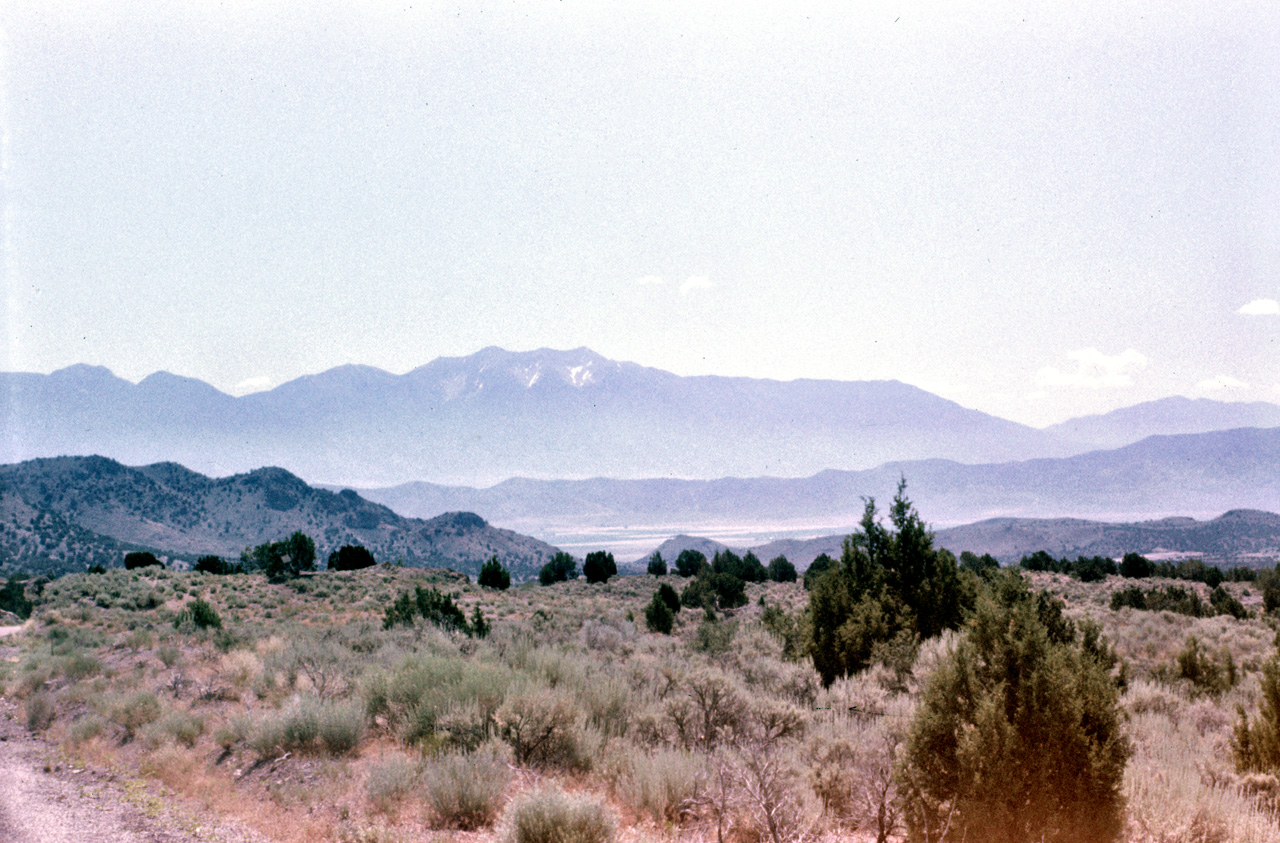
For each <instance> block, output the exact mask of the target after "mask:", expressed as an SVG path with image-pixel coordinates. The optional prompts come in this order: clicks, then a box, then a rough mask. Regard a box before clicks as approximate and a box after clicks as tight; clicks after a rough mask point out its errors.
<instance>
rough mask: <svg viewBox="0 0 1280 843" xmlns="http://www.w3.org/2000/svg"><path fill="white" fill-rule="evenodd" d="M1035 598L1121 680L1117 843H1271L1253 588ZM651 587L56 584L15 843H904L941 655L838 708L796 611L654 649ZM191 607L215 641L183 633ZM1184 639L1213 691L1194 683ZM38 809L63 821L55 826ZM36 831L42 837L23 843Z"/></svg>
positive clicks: (782, 593)
mask: <svg viewBox="0 0 1280 843" xmlns="http://www.w3.org/2000/svg"><path fill="white" fill-rule="evenodd" d="M1027 576H1028V577H1029V579H1030V583H1031V585H1032V587H1033V588H1035V589H1043V590H1045V591H1047V592H1048V593H1050V594H1053V595H1056V596H1058V597H1059V598H1061V599H1062V600H1063V601H1064V603H1065V614H1066V617H1067V618H1068V619H1071V620H1073V621H1075V622H1080V621H1083V620H1085V619H1090V618H1091V619H1094V620H1095V621H1097V622H1098V624H1100V626H1101V630H1102V632H1103V634H1104V635H1105V637H1106V638H1107V639H1108V640H1110V642H1112V644H1113V645H1114V648H1115V651H1116V655H1118V656H1119V659H1120V661H1119V664H1120V665H1121V667H1120V671H1121V673H1120V674H1118V675H1122V676H1123V680H1122V681H1123V689H1122V694H1121V696H1120V707H1121V711H1122V722H1123V730H1124V734H1125V736H1126V739H1127V740H1128V741H1129V745H1130V746H1131V749H1132V754H1131V756H1130V757H1129V760H1128V763H1127V766H1126V768H1125V772H1124V778H1123V796H1124V802H1125V809H1124V824H1125V825H1124V838H1125V839H1126V840H1132V841H1169V843H1172V841H1272V840H1280V828H1278V827H1277V824H1276V818H1275V814H1274V808H1273V806H1274V802H1273V801H1272V800H1273V799H1274V797H1275V794H1276V793H1277V788H1276V784H1275V779H1274V778H1273V777H1269V776H1259V775H1256V774H1248V775H1244V774H1240V773H1238V772H1237V770H1236V768H1235V766H1234V764H1233V755H1232V731H1233V726H1234V724H1235V722H1236V719H1237V707H1238V706H1241V707H1243V709H1244V710H1245V711H1248V712H1250V713H1252V712H1255V711H1256V710H1257V708H1258V704H1259V684H1258V683H1259V675H1260V672H1261V670H1262V667H1263V665H1264V663H1266V662H1267V660H1268V659H1269V658H1271V656H1272V654H1273V652H1274V638H1275V632H1274V630H1273V627H1272V623H1271V620H1270V618H1268V617H1265V616H1263V615H1262V613H1261V609H1262V605H1261V597H1260V594H1259V592H1258V589H1257V587H1256V586H1255V585H1254V584H1253V583H1248V582H1227V583H1225V584H1223V586H1222V588H1223V589H1224V590H1225V591H1226V592H1227V593H1228V594H1229V595H1233V596H1235V597H1236V598H1238V600H1239V601H1240V603H1241V604H1242V608H1244V609H1245V610H1246V612H1247V613H1248V614H1247V616H1245V617H1241V618H1236V617H1233V616H1232V615H1230V614H1214V615H1211V616H1206V617H1192V616H1188V615H1184V614H1178V613H1175V612H1170V611H1140V610H1136V609H1133V608H1128V607H1125V608H1119V609H1116V610H1113V609H1112V608H1111V605H1112V604H1111V600H1112V595H1113V593H1115V592H1118V591H1120V590H1121V589H1122V588H1125V587H1130V586H1134V585H1136V586H1138V587H1139V588H1143V589H1150V588H1165V587H1175V588H1183V589H1185V590H1186V591H1190V592H1195V593H1197V594H1198V595H1199V597H1200V599H1201V601H1202V602H1204V601H1207V600H1208V598H1209V596H1210V595H1209V589H1208V588H1207V586H1205V585H1204V584H1203V583H1195V582H1187V581H1181V580H1180V581H1176V582H1175V581H1172V580H1168V581H1166V580H1161V579H1158V578H1157V579H1138V580H1134V579H1123V578H1121V577H1118V576H1110V577H1107V578H1105V579H1104V580H1102V581H1100V582H1090V583H1085V582H1080V581H1078V580H1077V579H1073V578H1072V577H1069V576H1067V575H1064V574H1053V573H1031V574H1028V575H1027ZM661 582H667V583H670V584H672V585H673V586H675V589H676V590H677V591H679V590H682V589H683V588H684V587H685V585H686V584H687V582H688V581H687V580H686V579H685V578H683V577H679V576H676V575H674V574H669V575H667V576H666V577H663V578H659V577H655V576H652V575H644V576H635V577H620V578H613V579H611V580H610V581H608V582H607V583H595V584H589V583H587V582H585V581H583V580H582V579H577V580H571V581H569V582H563V583H557V584H554V585H550V586H541V585H538V584H536V583H526V584H524V585H521V586H518V587H515V588H511V589H510V590H505V591H502V590H495V589H488V588H481V587H480V586H478V585H476V584H474V583H472V582H470V581H468V580H467V579H466V578H465V577H463V576H461V575H458V574H454V573H451V572H443V571H420V570H410V569H403V568H397V567H394V566H386V565H381V566H378V567H375V568H368V569H364V570H360V571H352V572H342V573H336V572H323V573H316V574H313V575H309V576H304V577H300V578H295V579H290V580H285V581H281V582H269V581H268V580H267V579H266V578H264V577H263V576H261V575H259V574H243V575H232V576H214V575H210V574H202V573H190V572H186V573H182V572H174V571H167V570H163V569H157V568H150V569H140V570H136V571H125V570H118V569H117V570H110V571H107V572H106V573H98V574H93V573H89V574H71V575H67V576H64V577H61V578H59V579H57V580H54V581H51V582H48V583H46V584H44V586H43V589H42V592H41V593H40V594H39V595H38V598H37V600H36V609H35V613H34V615H33V618H32V621H31V622H30V623H29V624H28V625H27V626H26V627H25V628H23V629H22V630H21V631H19V632H17V633H16V634H13V635H10V636H9V637H8V638H7V639H6V640H5V644H4V647H5V653H6V654H7V655H6V659H5V661H4V662H3V663H2V664H3V667H2V668H0V670H3V673H0V681H2V683H3V684H2V686H0V687H2V690H3V693H4V698H3V705H4V706H5V708H4V716H5V721H4V726H3V728H4V730H5V736H6V737H7V738H8V740H6V741H2V742H0V747H3V748H2V749H0V751H2V752H4V753H6V756H5V757H6V759H7V760H6V764H5V769H6V773H5V774H4V775H6V776H8V777H9V778H10V780H11V781H12V782H16V784H15V785H14V786H13V787H7V788H5V790H6V792H7V793H10V794H19V793H31V794H34V796H33V797H32V799H33V800H34V801H27V802H21V801H19V802H16V803H15V802H14V797H13V796H9V797H7V798H8V799H9V800H10V802H9V803H8V804H7V805H6V807H5V808H4V811H5V814H4V816H5V822H7V823H8V824H9V827H11V828H16V829H21V830H22V833H23V834H27V835H28V836H27V837H21V836H19V837H17V838H16V839H18V840H28V839H29V840H33V841H45V840H60V839H64V838H60V837H58V836H57V834H58V833H59V832H58V831H57V829H58V828H61V827H63V826H58V825H57V823H60V822H61V823H64V825H65V824H70V827H75V828H81V827H82V826H79V825H78V823H79V822H80V820H79V819H77V817H79V816H80V814H78V813H76V811H82V810H83V811H89V812H90V814H91V815H92V816H94V817H101V816H108V815H110V816H115V815H116V814H119V816H120V817H121V819H119V820H104V822H108V823H109V824H110V827H111V828H114V829H117V831H113V832H112V833H116V834H118V835H120V836H118V837H116V838H111V837H107V836H102V837H95V839H120V840H185V839H189V838H188V837H183V836H181V835H182V834H192V833H194V832H192V831H191V829H190V828H186V830H185V831H184V830H183V827H175V828H173V829H170V826H168V825H164V824H163V823H161V824H160V825H154V822H153V818H152V817H151V815H150V814H151V813H155V812H156V811H159V806H160V805H162V804H163V805H166V806H172V810H173V811H174V812H176V814H177V815H178V816H181V817H220V818H223V820H225V821H227V822H230V823H233V824H235V825H236V826H237V827H238V826H243V827H245V828H246V829H248V833H252V834H254V835H258V836H259V837H260V838H261V839H266V840H275V841H317V840H332V841H410V840H459V841H461V840H489V839H497V838H503V837H504V836H506V835H509V834H510V827H511V823H512V822H513V819H512V818H513V816H514V815H515V814H517V813H518V811H517V809H516V807H513V806H519V805H523V804H526V803H525V802H522V799H527V798H528V799H537V800H541V802H542V803H543V804H546V803H547V801H548V800H550V801H551V802H553V803H554V802H555V800H557V799H562V800H570V801H571V802H572V800H578V801H577V802H573V803H572V806H571V807H573V806H576V808H575V809H579V810H581V811H584V812H586V813H587V815H589V816H594V817H596V818H597V819H598V820H599V821H600V822H601V823H605V824H606V825H608V824H613V827H614V828H616V833H615V835H614V839H618V840H637V841H639V840H654V841H657V840H677V839H679V840H706V839H716V838H717V837H718V836H721V835H723V836H724V838H725V839H732V840H741V841H746V840H757V839H762V838H763V839H769V838H770V837H771V836H772V835H773V834H774V833H776V834H777V838H776V839H780V840H802V839H824V840H862V839H866V840H875V839H877V836H878V834H880V833H882V834H881V836H882V838H883V839H889V840H897V839H901V837H902V834H903V825H902V823H901V816H900V815H899V814H898V813H896V809H895V807H894V805H895V803H894V799H895V798H896V794H895V790H894V788H895V785H894V778H893V767H894V763H895V758H900V757H901V752H902V742H903V739H904V735H905V734H906V731H907V729H908V727H909V724H910V723H911V722H912V718H913V715H914V713H915V712H916V711H917V708H918V706H919V704H920V700H921V694H922V689H923V688H924V687H925V685H926V684H927V682H928V680H929V677H930V676H931V674H932V672H933V671H934V670H935V667H936V665H938V664H939V662H940V660H941V659H944V658H945V656H946V654H947V653H948V652H949V651H950V650H951V649H953V648H954V647H955V646H956V644H957V641H958V640H960V639H959V638H958V636H957V635H956V633H953V632H948V633H945V634H944V635H942V636H941V637H938V638H933V639H930V640H927V641H925V642H924V643H923V644H922V645H921V646H920V648H919V650H918V652H916V653H915V654H914V655H913V656H911V657H910V661H909V662H908V663H906V664H902V663H899V664H897V665H896V666H892V667H891V666H888V665H886V664H884V663H878V664H876V665H874V666H873V667H871V668H870V669H868V670H866V671H863V672H861V673H858V674H856V675H854V676H851V677H848V678H839V679H836V681H835V682H834V683H833V684H832V685H831V686H830V687H826V688H824V687H823V686H822V684H821V682H820V681H819V677H818V675H817V673H816V672H815V671H814V669H813V666H812V665H811V664H810V662H809V660H808V659H807V658H805V657H804V656H803V654H801V653H799V652H797V649H796V648H797V645H798V639H797V634H798V632H797V630H798V626H797V625H802V624H803V623H804V620H803V617H802V614H801V613H802V611H803V610H804V608H805V606H806V605H807V601H808V594H807V592H806V590H805V588H804V586H803V584H802V583H799V582H791V583H787V582H765V583H748V584H747V585H746V593H745V598H746V600H745V605H743V606H741V607H740V608H736V609H730V610H727V611H721V612H720V613H718V616H717V619H716V620H714V621H711V620H708V619H707V617H706V613H705V612H704V611H702V610H700V609H699V610H694V609H690V608H685V609H684V610H683V611H680V612H678V613H677V614H676V616H675V618H674V628H673V630H672V634H670V635H666V634H660V633H655V632H651V631H648V630H647V629H646V621H645V609H646V604H648V603H649V601H650V599H651V597H652V595H653V594H654V591H655V589H656V588H657V587H658V585H659V584H660V583H661ZM433 589H434V590H435V591H434V592H433V591H432V590H433ZM415 590H418V591H417V592H415ZM415 593H420V594H429V593H435V594H437V595H439V596H441V597H442V598H449V601H450V602H452V603H454V604H456V606H457V607H458V608H459V609H460V610H461V612H462V614H463V615H464V616H466V617H468V618H471V619H473V620H474V619H475V617H476V615H475V612H476V609H477V608H479V609H480V610H481V612H482V614H483V617H484V619H485V620H484V622H483V624H482V625H487V627H488V631H487V635H485V636H484V637H481V636H479V635H470V634H467V633H464V632H463V631H460V629H459V628H458V627H456V626H454V627H453V628H450V624H449V623H447V622H446V623H441V622H439V621H438V620H437V621H436V622H432V621H431V620H430V619H424V618H423V617H414V616H413V614H412V612H410V614H409V617H408V620H407V621H406V622H403V623H393V624H391V625H390V626H389V627H388V626H387V624H388V623H389V622H388V621H387V618H389V617H391V615H392V613H391V612H389V609H390V608H391V607H394V605H395V604H396V601H397V598H399V597H400V596H402V595H413V594H415ZM403 599H404V600H410V597H408V596H405V597H404V598H403ZM197 603H203V604H204V605H205V606H207V607H208V608H211V609H212V610H213V616H214V617H216V621H217V623H216V624H215V623H213V620H212V619H211V618H206V620H205V625H204V626H203V627H201V626H200V625H198V623H197V622H196V619H198V618H201V617H205V616H204V615H202V614H201V612H199V611H195V612H193V607H195V606H196V605H197ZM1205 605H1207V602H1206V603H1205ZM384 627H386V628H384ZM462 628H467V629H470V630H472V631H474V626H469V625H467V624H464V625H463V627H462ZM963 634H964V633H962V635H963ZM1192 637H1194V639H1195V641H1196V642H1197V645H1196V646H1197V648H1198V649H1197V653H1198V654H1199V655H1198V658H1200V659H1201V662H1200V663H1199V666H1200V667H1202V668H1205V672H1203V673H1199V674H1196V675H1194V676H1189V675H1188V673H1187V671H1186V670H1185V669H1184V668H1182V667H1180V666H1181V665H1185V664H1186V661H1187V656H1186V651H1187V648H1188V642H1189V641H1190V640H1191V639H1192ZM1228 664H1229V665H1230V668H1229V673H1230V676H1229V678H1227V674H1226V671H1227V670H1228V668H1227V665H1228ZM1210 673H1211V674H1212V675H1213V677H1216V678H1213V679H1210V678H1207V676H1208V674H1210ZM779 717H781V718H782V720H781V721H778V720H777V719H776V718H779ZM776 722H785V723H786V724H787V725H786V727H785V728H780V729H775V730H773V731H771V728H773V727H768V726H766V725H764V724H769V723H776ZM27 734H30V735H32V736H35V737H36V738H38V741H39V742H38V743H34V742H32V738H28V737H27V736H26V735H27ZM45 768H49V771H48V772H46V771H45ZM549 788H550V789H552V790H554V791H555V792H554V793H552V794H551V795H550V796H549V795H548V793H549V791H548V789H549ZM559 791H563V792H564V794H567V795H564V794H561V793H560V792H559ZM60 793H71V794H73V796H74V798H72V797H67V798H66V799H64V798H63V797H61V796H59V795H58V794H60ZM110 794H114V795H110ZM530 794H532V796H530ZM104 795H106V796H105V802H107V803H109V804H111V805H114V806H116V807H113V808H111V811H110V812H108V813H107V814H103V813H102V812H100V811H98V810H97V809H96V808H95V807H94V806H96V805H98V804H99V802H101V801H103V797H104ZM81 797H85V798H87V799H88V800H89V801H88V802H84V801H83V799H81ZM21 798H25V797H21ZM94 799H99V802H94V801H93V800H94ZM50 800H52V801H53V802H56V803H57V804H59V805H65V806H66V811H65V812H64V813H62V814H49V813H48V812H46V811H44V810H43V809H41V807H40V806H42V805H44V804H45V803H46V802H49V801H50ZM68 800H70V801H68ZM556 804H558V803H556ZM24 805H25V806H27V807H24ZM77 805H80V807H77ZM85 805H88V806H89V807H87V808H86V807H84V806H85ZM148 806H154V807H155V811H152V809H151V808H149V807H148ZM168 811H169V808H166V809H165V810H164V811H160V813H162V814H165V815H166V816H167V812H168ZM884 811H887V812H888V813H887V815H886V814H885V813H884ZM111 812H115V813H111ZM120 812H124V813H120ZM139 812H140V813H139ZM149 812H150V813H149ZM86 815H88V814H86ZM28 816H30V817H36V816H39V817H52V819H49V820H48V822H50V823H52V825H50V826H49V827H50V828H51V829H53V830H52V831H49V832H47V833H46V832H38V833H36V832H32V831H31V830H30V829H31V828H34V827H35V826H30V825H29V823H30V822H34V820H29V819H27V818H26V817H28ZM58 816H62V817H64V819H57V817H58ZM130 817H132V819H130ZM161 819H163V817H162V818H161ZM42 821H44V820H42ZM771 822H772V823H774V826H773V827H772V828H773V830H772V831H770V828H771V826H770V823H771ZM104 827H105V826H104ZM202 828H203V826H202ZM40 833H43V834H46V836H44V837H41V836H38V834H40ZM199 834H201V835H203V834H204V831H201V832H199ZM128 835H134V836H132V837H130V836H128ZM165 835H170V836H165ZM82 839H83V838H82ZM198 839H210V838H209V837H204V836H200V837H198ZM213 839H231V838H227V837H215V838H213ZM584 839H595V838H590V837H588V838H584ZM599 839H607V838H599Z"/></svg>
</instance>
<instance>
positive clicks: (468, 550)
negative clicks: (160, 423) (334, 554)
mask: <svg viewBox="0 0 1280 843" xmlns="http://www.w3.org/2000/svg"><path fill="white" fill-rule="evenodd" d="M294 530H302V531H303V532H305V533H307V534H308V535H310V536H311V537H312V538H313V539H314V540H315V543H316V549H317V552H318V555H319V558H320V564H321V565H323V564H324V561H325V560H326V559H327V557H328V554H329V552H330V551H332V550H335V549H337V548H338V547H340V546H342V545H344V544H361V545H364V546H365V547H367V548H369V549H370V550H371V551H372V552H373V554H374V556H375V557H376V558H377V559H378V560H379V561H383V562H396V561H399V562H402V563H403V564H405V565H410V566H415V567H437V568H445V567H448V568H453V569H454V570H457V571H462V572H464V573H467V574H470V575H472V576H475V575H476V574H477V572H478V571H479V568H480V565H481V564H482V563H483V562H484V561H485V560H487V559H488V558H489V557H490V556H493V555H497V556H498V558H499V559H501V560H502V562H503V563H504V564H505V565H506V566H507V568H508V569H509V570H510V571H511V573H512V576H513V577H515V578H516V579H517V580H519V579H527V578H529V577H532V576H536V574H537V572H538V569H539V568H540V567H541V566H542V565H543V564H544V563H545V562H546V561H548V560H549V559H550V558H551V556H552V555H553V554H554V553H555V548H553V547H551V546H550V545H548V544H546V543H545V542H541V541H538V540H537V539H534V538H530V537H529V536H523V535H520V534H518V533H514V532H512V531H510V530H501V529H497V528H495V527H492V526H490V525H489V524H488V523H487V522H486V521H485V520H484V519H482V518H480V517H479V516H477V515H474V514H472V513H470V512H448V513H445V514H444V515H437V516H436V517H434V518H430V519H425V520H424V519H418V518H405V517H403V516H400V515H397V514H396V513H394V512H392V511H391V510H390V509H388V508H387V507H385V506H382V505H380V504H376V503H372V502H370V501H367V500H365V499H363V498H361V497H360V496H359V495H358V494H356V493H355V492H353V491H350V490H345V491H342V492H338V493H335V492H331V491H326V490H323V489H316V488H313V487H311V486H308V485H307V484H306V483H304V482H303V481H302V480H300V479H298V478H297V477H295V476H294V475H292V474H290V473H289V472H287V471H285V470H283V469H280V468H263V469H258V470H256V471H252V472H249V473H247V474H241V475H236V476H233V477H227V478H222V479H211V478H209V477H205V476H203V475H201V474H198V473H196V472H193V471H190V470H188V469H186V468H183V467H182V466H180V465H177V464H175V463H157V464H154V465H147V466H142V467H138V468H131V467H128V466H125V465H122V464H120V463H119V462H116V461H115V460H110V459H106V458H103V457H60V458H54V459H40V460H32V461H29V462H24V463H19V464H16V465H5V466H0V570H2V569H5V568H8V569H25V570H31V571H41V572H50V573H59V572H63V571H68V570H84V569H85V568H86V567H88V566H89V565H91V564H102V565H107V566H111V565H119V564H120V562H121V560H122V558H123V554H124V552H125V551H126V550H130V549H138V548H147V549H153V550H155V551H157V552H158V553H160V554H164V555H172V556H175V557H178V558H186V559H188V560H190V559H194V558H195V557H197V556H199V555H202V554H216V555H219V556H222V557H224V558H229V559H233V560H234V559H237V558H238V557H239V555H240V551H241V550H243V549H244V548H245V547H249V546H252V545H257V544H261V543H262V542H266V541H277V540H279V539H282V538H284V537H285V536H288V535H289V534H290V533H292V532H293V531H294Z"/></svg>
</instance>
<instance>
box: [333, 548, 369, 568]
mask: <svg viewBox="0 0 1280 843" xmlns="http://www.w3.org/2000/svg"><path fill="white" fill-rule="evenodd" d="M377 564H378V560H376V559H374V558H373V554H372V553H370V552H369V549H368V548H366V547H363V546H361V545H358V544H354V545H353V544H344V545H343V546H342V547H340V548H338V549H337V550H335V551H333V552H332V553H330V554H329V570H330V571H359V570H361V569H363V568H372V567H373V566H374V565H377Z"/></svg>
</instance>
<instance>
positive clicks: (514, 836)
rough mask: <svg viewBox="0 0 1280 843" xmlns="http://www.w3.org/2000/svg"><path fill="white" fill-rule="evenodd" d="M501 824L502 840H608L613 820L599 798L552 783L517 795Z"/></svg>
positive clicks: (606, 842)
mask: <svg viewBox="0 0 1280 843" xmlns="http://www.w3.org/2000/svg"><path fill="white" fill-rule="evenodd" d="M503 826H504V827H505V833H504V835H503V843H611V841H612V840H613V839H614V827H615V821H614V818H613V815H612V814H611V813H610V812H609V810H608V809H607V808H606V807H605V806H604V804H603V803H601V802H600V801H599V800H597V799H595V798H593V797H590V796H570V795H568V794H566V793H565V792H564V791H563V790H561V789H560V788H558V787H555V786H554V785H552V786H547V787H542V788H538V789H537V790H533V791H529V792H526V793H524V794H521V795H520V797H518V798H517V799H516V800H515V801H513V802H512V803H511V805H509V806H508V808H507V811H506V812H505V815H504V822H503Z"/></svg>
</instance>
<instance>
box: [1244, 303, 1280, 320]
mask: <svg viewBox="0 0 1280 843" xmlns="http://www.w3.org/2000/svg"><path fill="white" fill-rule="evenodd" d="M1236 313H1243V314H1244V315H1245V316H1275V315H1277V314H1280V301H1276V300H1275V299H1254V300H1253V301H1251V302H1249V303H1248V304H1246V305H1245V306H1244V307H1242V308H1240V309H1239V310H1237V311H1236Z"/></svg>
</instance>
